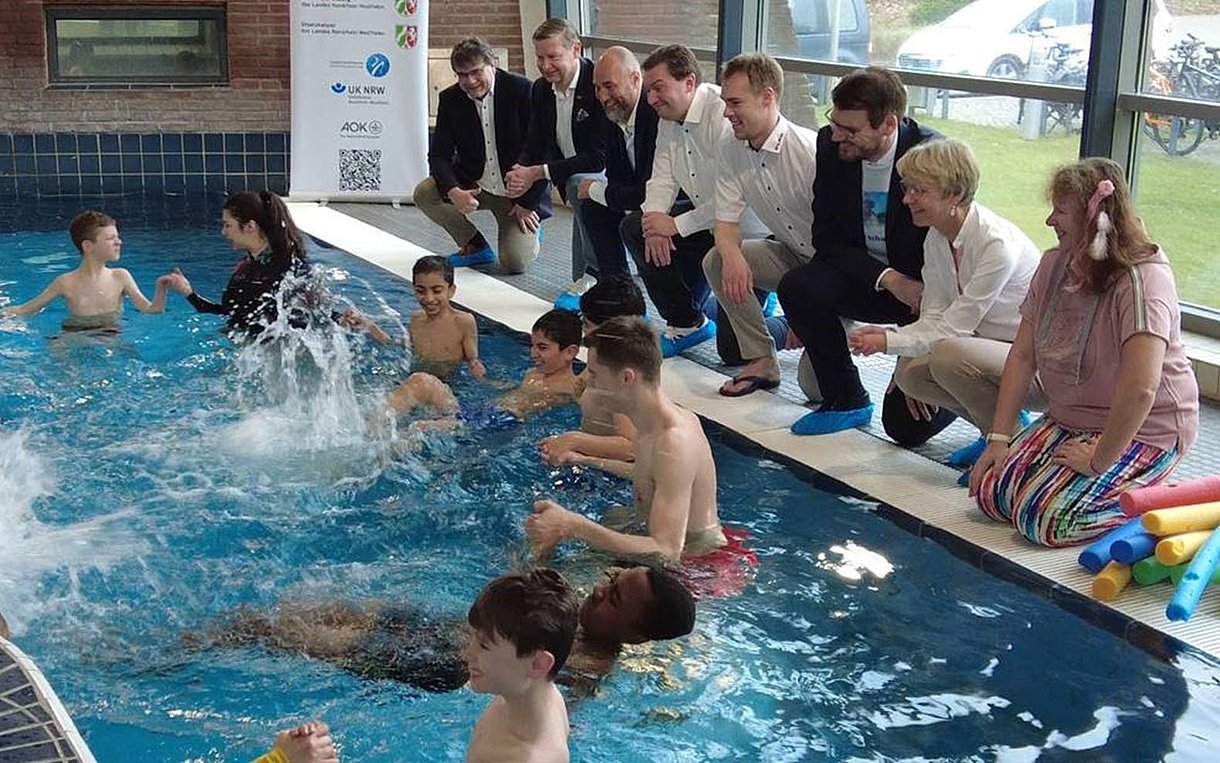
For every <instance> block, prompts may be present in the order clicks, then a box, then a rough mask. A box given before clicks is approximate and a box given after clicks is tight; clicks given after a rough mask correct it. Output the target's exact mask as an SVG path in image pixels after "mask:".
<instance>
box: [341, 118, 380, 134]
mask: <svg viewBox="0 0 1220 763" xmlns="http://www.w3.org/2000/svg"><path fill="white" fill-rule="evenodd" d="M381 130H382V126H381V122H380V121H378V120H376V119H370V120H368V121H367V122H357V121H354V120H348V121H346V122H344V123H343V124H342V125H340V127H339V134H340V135H370V136H372V135H380V134H381Z"/></svg>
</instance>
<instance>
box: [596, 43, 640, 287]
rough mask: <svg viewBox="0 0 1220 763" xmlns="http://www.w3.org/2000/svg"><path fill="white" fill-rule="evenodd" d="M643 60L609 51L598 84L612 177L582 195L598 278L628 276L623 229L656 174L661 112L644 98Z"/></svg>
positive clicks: (616, 48)
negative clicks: (587, 200) (653, 157)
mask: <svg viewBox="0 0 1220 763" xmlns="http://www.w3.org/2000/svg"><path fill="white" fill-rule="evenodd" d="M641 81H642V80H641V75H640V62H639V61H638V60H637V59H636V57H635V54H634V53H632V52H631V51H630V50H627V49H626V48H623V47H619V46H617V45H616V46H614V47H612V48H608V49H607V50H606V52H605V53H603V54H602V56H601V58H599V59H597V66H595V67H593V82H594V85H595V87H596V92H597V98H598V100H599V101H601V104H602V108H603V109H605V112H606V119H607V122H606V179H605V180H604V181H603V180H594V179H592V178H586V179H584V180H582V181H581V182H580V185H579V187H578V188H577V195H578V196H579V197H580V198H581V199H589V200H590V201H591V202H592V203H588V204H582V205H581V207H580V219H581V222H582V223H584V226H585V230H587V231H588V232H589V238H590V239H591V240H592V243H593V251H594V253H595V254H596V255H597V272H598V277H602V278H604V277H605V276H608V275H612V274H620V273H622V274H626V273H628V272H629V271H628V269H627V256H626V250H625V249H624V247H623V239H622V236H621V235H620V234H619V226H620V225H621V224H622V221H623V218H624V217H626V216H627V214H628V213H630V212H634V211H636V210H638V209H639V208H640V205H641V204H643V203H644V187H645V184H646V183H647V182H648V178H649V176H650V175H651V174H652V155H653V152H654V150H655V149H656V145H657V112H655V111H653V109H652V107H651V106H649V105H648V101H647V99H645V98H641V91H642V89H643V88H642V87H641Z"/></svg>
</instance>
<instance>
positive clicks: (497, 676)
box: [462, 629, 534, 697]
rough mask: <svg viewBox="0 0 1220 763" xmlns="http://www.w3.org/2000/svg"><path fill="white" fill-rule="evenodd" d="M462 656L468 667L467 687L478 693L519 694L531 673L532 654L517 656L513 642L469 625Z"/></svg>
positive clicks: (532, 668)
mask: <svg viewBox="0 0 1220 763" xmlns="http://www.w3.org/2000/svg"><path fill="white" fill-rule="evenodd" d="M462 658H463V659H464V660H465V661H466V667H467V669H468V670H469V671H470V688H471V689H473V690H474V691H477V692H479V693H481V694H499V695H501V696H508V697H511V696H514V695H517V694H521V693H522V692H523V691H525V690H526V689H527V688H529V685H530V681H531V678H532V677H534V676H533V672H534V655H532V654H527V655H525V656H524V657H518V656H517V647H516V645H515V644H513V643H512V642H511V641H508V640H507V639H503V638H500V636H499V635H497V634H494V633H484V632H482V631H478V630H474V629H471V630H470V632H469V634H468V636H467V639H466V646H465V648H463V650H462Z"/></svg>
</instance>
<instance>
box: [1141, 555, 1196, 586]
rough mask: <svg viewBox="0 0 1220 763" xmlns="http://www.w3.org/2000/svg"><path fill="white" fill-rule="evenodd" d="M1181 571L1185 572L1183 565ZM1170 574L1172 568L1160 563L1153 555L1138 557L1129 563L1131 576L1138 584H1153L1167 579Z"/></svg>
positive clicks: (1171, 573)
mask: <svg viewBox="0 0 1220 763" xmlns="http://www.w3.org/2000/svg"><path fill="white" fill-rule="evenodd" d="M1182 572H1183V574H1185V572H1186V569H1185V567H1183V569H1182ZM1172 576H1173V568H1172V567H1167V566H1166V565H1164V564H1161V562H1160V561H1158V560H1157V558H1156V557H1155V556H1150V557H1148V558H1147V559H1140V560H1139V561H1138V562H1136V563H1135V564H1133V565H1131V578H1132V580H1134V581H1135V582H1136V583H1138V584H1140V585H1153V584H1154V583H1160V582H1161V581H1164V580H1169V579H1170V578H1171V577H1172Z"/></svg>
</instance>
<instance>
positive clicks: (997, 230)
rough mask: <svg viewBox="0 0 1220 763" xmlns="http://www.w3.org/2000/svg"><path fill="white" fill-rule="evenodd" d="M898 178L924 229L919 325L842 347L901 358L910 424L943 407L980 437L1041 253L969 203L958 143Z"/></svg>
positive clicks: (970, 170) (969, 170)
mask: <svg viewBox="0 0 1220 763" xmlns="http://www.w3.org/2000/svg"><path fill="white" fill-rule="evenodd" d="M898 174H899V175H900V176H901V177H902V189H903V195H902V201H903V203H904V204H906V205H907V207H908V208H909V209H910V210H911V219H912V220H914V222H915V224H916V225H920V226H927V228H928V235H927V237H926V238H925V239H924V247H923V249H924V261H923V270H922V272H921V277H922V279H923V295H922V297H921V299H920V304H919V319H918V320H916V321H915V322H914V323H909V324H907V325H905V326H898V327H889V328H882V327H880V326H865V327H863V328H859V329H856V330H855V331H853V332H852V333H851V334H850V335H849V336H848V345H849V346H850V347H851V349H852V351H853V352H855V353H857V354H860V355H870V354H872V353H875V352H885V353H889V354H891V355H898V356H899V360H898V368H897V371H896V372H895V374H894V381H895V382H896V383H897V384H898V387H899V389H901V390H902V391H903V393H904V394H905V396H906V400H907V405H908V406H909V407H910V408H911V415H912V416H913V417H914V418H915V419H916V420H929V421H930V420H931V415H930V409H931V408H947V409H948V410H950V411H952V412H953V413H955V414H957V415H958V416H962V417H964V418H966V419H967V420H969V421H970V422H971V423H973V424H974V425H975V426H977V427H978V428H979V430H980V432H982V431H986V429H987V427H989V426H990V425H991V420H992V418H993V417H994V415H995V405H996V398H997V396H998V395H999V386H1000V374H1001V372H1002V371H1003V370H1004V360H1005V358H1007V356H1008V348H1009V347H1010V346H1012V340H1013V339H1014V338H1015V337H1016V335H1017V326H1018V325H1020V323H1021V316H1020V314H1019V313H1018V311H1017V308H1018V307H1019V306H1020V304H1021V301H1022V300H1023V299H1025V293H1026V291H1027V290H1028V289H1029V280H1030V278H1031V277H1032V276H1033V274H1034V270H1035V269H1036V268H1037V267H1038V257H1039V252H1038V247H1037V246H1035V245H1034V242H1032V241H1030V240H1029V237H1028V236H1026V235H1025V234H1024V233H1023V232H1022V231H1021V229H1020V228H1018V227H1017V226H1016V225H1014V224H1013V223H1011V222H1009V221H1008V220H1005V219H1004V218H1003V217H1000V216H999V215H997V214H996V213H995V212H992V211H991V210H990V209H988V208H987V207H984V206H983V205H982V204H979V203H978V202H977V201H975V200H974V194H975V192H976V190H977V189H978V184H979V168H978V163H977V162H976V161H975V158H974V154H973V153H972V152H971V151H970V147H969V146H967V145H966V144H965V143H962V142H961V141H959V140H952V139H950V140H936V141H927V142H925V143H920V144H919V145H917V146H915V147H913V148H912V149H911V150H910V151H908V152H907V153H906V154H904V155H903V157H902V158H901V159H899V160H898ZM899 444H903V443H899ZM983 445H984V443H983V441H982V438H981V437H980V440H979V442H977V443H975V444H972V445H969V446H967V447H965V448H962V449H961V450H959V451H957V452H955V453H954V454H953V456H951V457H950V463H956V464H959V465H968V464H970V463H973V461H974V459H976V458H978V455H979V453H981V452H982V450H983ZM963 484H964V483H963Z"/></svg>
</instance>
